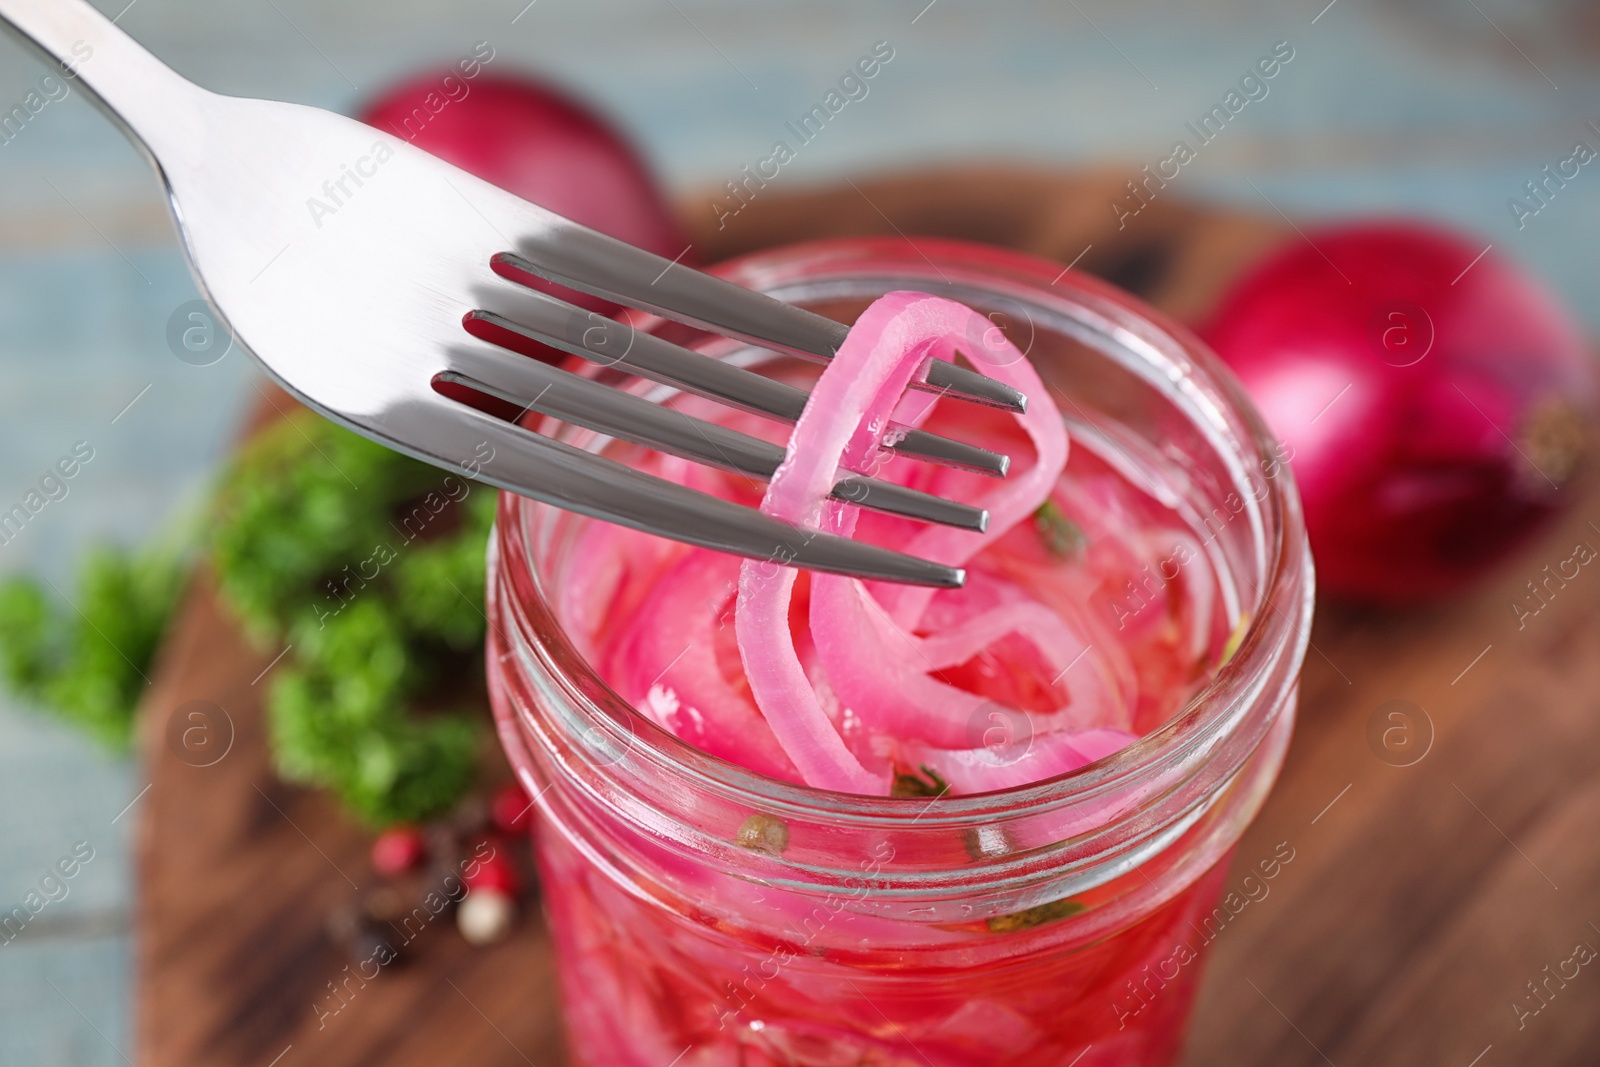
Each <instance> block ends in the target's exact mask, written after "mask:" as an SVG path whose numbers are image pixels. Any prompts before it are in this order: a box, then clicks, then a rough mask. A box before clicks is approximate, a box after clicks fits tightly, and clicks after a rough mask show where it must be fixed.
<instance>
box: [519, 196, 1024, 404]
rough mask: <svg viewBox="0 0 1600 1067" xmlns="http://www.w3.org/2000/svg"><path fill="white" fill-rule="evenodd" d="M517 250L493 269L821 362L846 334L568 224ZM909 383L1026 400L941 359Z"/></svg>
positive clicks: (985, 399) (975, 397)
mask: <svg viewBox="0 0 1600 1067" xmlns="http://www.w3.org/2000/svg"><path fill="white" fill-rule="evenodd" d="M684 252H688V249H687V248H685V249H684ZM522 253H523V254H517V253H510V252H502V253H501V254H499V255H497V256H495V257H494V260H493V264H494V266H495V267H496V268H497V272H498V270H500V269H503V268H509V269H510V270H511V271H513V272H521V273H523V274H533V275H537V276H539V277H543V278H548V279H549V280H550V281H553V282H557V283H559V284H561V285H565V286H567V287H568V288H571V289H577V290H579V291H580V292H585V293H590V294H592V295H594V296H599V297H604V298H605V299H607V300H614V301H616V302H617V303H619V304H626V305H628V306H629V307H636V308H640V309H643V310H645V311H653V312H655V313H656V314H658V315H664V316H666V317H667V318H669V319H673V320H675V321H677V322H683V323H687V324H689V325H690V326H697V327H701V328H703V329H708V330H714V331H716V332H717V333H722V334H727V335H728V336H730V337H737V338H739V339H740V340H744V341H750V342H752V343H754V344H761V345H773V346H776V347H778V348H780V349H783V350H784V351H788V352H795V353H798V354H800V355H803V356H810V357H812V358H814V359H820V360H823V361H824V362H826V361H827V360H830V359H832V358H833V354H834V353H835V352H837V351H838V350H839V346H840V345H841V344H843V343H844V338H845V335H846V334H847V333H849V332H850V331H849V327H847V326H845V325H843V324H842V323H838V322H834V321H833V320H832V319H829V318H824V317H823V316H821V315H817V314H814V313H812V312H810V311H806V310H804V309H803V308H798V307H795V306H794V305H793V304H786V303H784V302H783V301H781V300H776V299H774V298H772V297H770V296H767V295H766V294H765V293H758V292H756V291H755V290H753V289H746V288H745V287H744V286H742V285H735V284H733V283H732V282H729V281H725V280H723V279H721V278H715V277H712V276H711V275H709V274H705V273H702V272H701V271H697V270H695V269H694V268H692V267H685V266H682V265H681V264H679V263H677V262H676V261H674V260H669V259H665V258H663V257H661V256H657V255H654V254H653V253H650V252H646V251H644V250H643V249H640V248H635V247H633V246H632V245H629V244H625V243H623V242H622V241H618V240H616V239H615V238H612V237H607V236H606V235H605V234H602V233H597V232H595V231H593V230H589V229H586V228H585V227H582V226H577V225H576V224H573V225H571V226H570V228H569V227H567V226H562V227H561V228H560V230H559V235H558V236H557V237H555V238H554V239H547V240H546V241H544V242H542V243H541V244H540V245H539V246H538V247H530V246H528V245H526V244H525V246H524V248H523V249H522ZM913 386H914V387H917V388H923V389H929V390H933V391H935V392H941V393H948V394H949V395H951V396H955V397H960V398H961V399H963V400H971V401H974V402H976V403H979V404H984V405H987V406H989V407H997V408H1002V409H1004V410H1006V411H1014V412H1019V413H1020V412H1024V411H1026V410H1027V408H1028V398H1027V397H1026V396H1024V395H1023V394H1022V393H1021V392H1019V391H1018V390H1016V389H1014V388H1012V387H1011V386H1009V385H1006V384H1005V383H1003V382H999V381H996V380H995V379H993V378H989V377H986V376H985V375H982V374H979V373H978V372H976V371H972V370H968V369H967V368H965V367H959V366H957V365H956V364H954V363H950V362H947V361H945V360H939V359H936V360H932V361H930V363H929V365H928V371H927V376H926V380H924V381H921V382H914V383H913Z"/></svg>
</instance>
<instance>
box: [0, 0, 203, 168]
mask: <svg viewBox="0 0 1600 1067" xmlns="http://www.w3.org/2000/svg"><path fill="white" fill-rule="evenodd" d="M118 2H121V0H118ZM128 6H129V7H131V6H132V5H131V4H130V5H128ZM124 10H126V8H124ZM119 17H120V16H119ZM0 22H3V23H4V24H5V25H6V26H7V27H8V28H9V29H11V30H12V31H14V33H15V34H16V35H17V36H18V37H19V38H21V39H22V40H23V41H24V42H25V43H27V44H31V45H32V46H33V47H34V48H36V49H37V50H38V51H40V52H42V53H44V55H45V58H46V59H48V60H54V61H55V62H54V64H53V65H54V66H55V67H56V72H57V73H59V75H60V76H61V77H62V78H63V79H68V80H71V81H77V82H80V83H81V84H82V85H84V86H85V87H86V88H87V89H89V95H90V96H91V97H92V98H93V99H94V101H95V103H96V104H97V105H99V107H100V109H101V110H102V111H104V112H105V113H106V114H107V115H109V116H110V117H111V118H112V119H113V120H114V121H115V122H116V123H117V124H118V125H119V126H121V127H122V129H123V132H125V133H127V134H128V135H129V137H130V138H131V139H132V140H133V141H134V143H136V144H138V145H140V146H141V147H143V148H144V149H145V150H146V151H147V152H148V153H149V154H150V155H151V156H152V157H153V158H154V159H155V160H156V162H157V163H158V165H159V163H160V162H161V160H162V159H164V158H170V157H171V155H172V154H173V153H175V152H178V151H181V150H183V149H184V148H185V147H187V148H188V149H189V150H190V151H194V150H195V149H196V148H198V146H199V142H200V137H201V130H200V126H201V123H202V120H201V113H200V108H199V106H198V105H199V104H200V103H201V101H202V99H203V97H205V96H206V95H208V94H207V93H206V90H204V89H202V88H200V87H199V86H198V85H195V84H194V83H193V82H190V81H189V80H187V79H186V78H184V77H182V76H181V75H179V74H178V73H177V72H176V71H174V70H173V69H172V68H171V67H169V66H167V65H166V64H165V63H163V62H161V60H159V59H157V58H156V57H155V56H153V55H151V54H150V53H149V52H148V51H146V50H145V48H144V46H142V45H140V44H139V43H138V42H137V41H135V40H134V39H133V38H132V37H129V36H128V35H127V34H126V33H124V32H123V31H122V30H121V29H119V28H118V27H117V25H116V23H115V22H113V21H112V20H111V19H109V18H107V17H106V16H104V15H102V14H101V13H100V12H99V11H98V10H96V9H95V8H94V7H92V6H91V5H90V4H89V3H88V0H0Z"/></svg>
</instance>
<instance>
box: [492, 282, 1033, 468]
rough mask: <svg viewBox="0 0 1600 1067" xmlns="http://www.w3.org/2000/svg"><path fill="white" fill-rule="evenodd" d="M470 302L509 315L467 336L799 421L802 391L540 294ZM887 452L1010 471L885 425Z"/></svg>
mask: <svg viewBox="0 0 1600 1067" xmlns="http://www.w3.org/2000/svg"><path fill="white" fill-rule="evenodd" d="M476 295H477V296H478V297H480V298H482V299H481V302H482V303H484V304H494V305H497V308H498V309H503V311H504V312H509V313H510V314H506V313H503V311H502V310H485V309H481V308H480V309H479V310H475V311H472V312H470V313H469V314H468V315H467V322H468V324H469V332H471V331H470V327H471V324H474V323H476V324H482V325H486V326H489V327H492V328H493V329H495V330H503V331H506V332H507V333H511V334H515V335H517V336H519V337H524V338H527V339H528V340H532V341H538V342H541V343H543V344H547V345H551V346H553V347H555V348H559V349H560V350H562V351H563V352H570V353H572V354H573V355H576V356H581V357H582V358H584V359H587V360H589V361H590V362H592V363H597V364H599V365H601V366H623V367H626V368H627V369H628V370H630V371H632V372H633V373H635V374H638V375H639V376H640V377H643V378H649V379H650V380H651V381H656V382H661V383H663V384H665V385H671V386H675V387H677V388H680V389H685V390H687V391H689V392H691V393H694V394H696V395H698V396H703V397H706V398H708V399H711V400H716V401H719V402H721V403H725V404H728V405H730V406H732V407H736V408H739V409H741V410H743V411H749V412H752V413H754V414H757V415H765V416H768V417H770V418H775V419H780V420H782V421H784V422H789V423H792V422H794V421H795V420H796V419H798V418H799V417H800V412H801V411H802V410H803V409H804V408H805V404H806V399H807V397H808V396H809V394H808V393H807V392H806V391H805V390H804V389H798V388H795V387H794V386H792V385H787V384H785V383H783V382H779V381H774V380H773V379H771V378H768V377H766V376H765V375H761V374H757V373H755V372H754V371H751V370H747V369H746V368H744V367H739V366H735V365H734V364H732V363H726V362H723V361H722V360H719V359H713V358H711V357H710V356H706V355H702V354H701V353H699V352H695V351H692V350H691V349H687V348H683V347H681V346H679V345H675V344H673V343H671V342H670V341H666V340H663V339H662V338H660V337H656V336H654V335H653V334H649V333H645V332H643V331H641V330H636V329H634V328H633V327H632V326H630V325H628V324H627V323H625V322H618V321H616V320H615V319H609V318H607V317H606V316H604V315H601V314H600V313H598V312H594V311H585V310H584V309H583V308H579V307H574V306H573V305H571V304H568V303H566V302H565V301H563V300H558V299H556V298H555V297H553V296H550V295H548V294H546V293H541V292H538V291H536V290H531V289H521V288H518V289H516V290H515V291H512V292H507V291H496V292H480V293H478V294H476ZM474 335H475V336H478V337H480V338H481V339H485V340H489V341H490V342H491V343H493V338H492V337H484V335H483V333H482V332H475V333H474ZM885 444H886V445H887V446H888V447H889V448H891V449H893V450H894V451H895V452H897V453H898V454H900V455H903V456H907V457H909V458H912V459H918V460H924V461H926V462H930V463H937V464H939V465H940V466H945V467H956V468H959V469H961V470H968V471H975V472H977V473H980V474H987V475H990V476H992V477H1000V478H1003V477H1005V474H1006V471H1007V469H1008V468H1009V466H1010V460H1009V459H1008V457H1006V456H1004V455H1002V454H1001V453H999V452H994V451H991V450H989V449H987V448H979V447H978V446H977V445H970V444H967V443H966V442H964V441H956V440H953V439H951V438H948V437H941V436H939V435H938V434H932V433H929V432H927V431H926V430H913V429H906V430H898V429H897V428H896V427H894V426H893V425H891V426H890V427H889V428H888V433H887V435H886V440H885Z"/></svg>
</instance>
